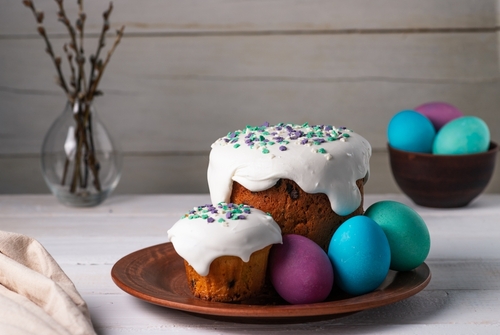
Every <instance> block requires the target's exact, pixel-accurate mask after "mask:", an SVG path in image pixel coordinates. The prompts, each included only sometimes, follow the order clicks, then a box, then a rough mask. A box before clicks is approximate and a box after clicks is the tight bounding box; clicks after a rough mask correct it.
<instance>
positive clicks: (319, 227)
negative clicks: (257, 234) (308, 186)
mask: <svg viewBox="0 0 500 335" xmlns="http://www.w3.org/2000/svg"><path fill="white" fill-rule="evenodd" d="M356 185H357V186H358V188H359V190H360V192H361V204H360V205H359V207H358V208H357V209H356V210H355V211H354V212H353V213H351V214H349V215H347V216H340V215H338V214H336V213H335V212H334V211H333V210H332V208H331V205H330V201H329V199H328V197H327V196H326V195H325V194H322V193H317V194H310V193H306V192H304V191H303V190H302V189H301V188H300V187H299V186H298V185H297V184H296V183H295V182H294V181H292V180H289V179H280V180H279V181H278V182H277V183H276V185H274V186H273V187H271V188H269V189H267V190H265V191H259V192H251V191H249V190H248V189H246V188H245V187H243V186H242V185H240V184H238V183H237V182H233V189H232V193H231V198H230V202H232V203H237V204H246V205H250V206H253V207H255V208H258V209H260V210H262V211H264V212H267V213H270V214H271V216H272V217H273V219H274V220H275V221H276V222H277V223H278V225H279V226H280V227H281V232H282V234H283V235H285V234H298V235H302V236H306V237H308V238H310V239H311V240H313V241H314V242H316V243H317V244H318V245H319V246H320V247H322V248H323V249H324V250H325V251H327V250H328V245H329V243H330V239H331V238H332V236H333V233H334V232H335V230H337V228H338V227H339V226H340V225H341V224H342V223H343V222H344V221H346V220H347V219H349V218H350V217H352V216H355V215H361V214H363V180H362V179H359V180H357V181H356Z"/></svg>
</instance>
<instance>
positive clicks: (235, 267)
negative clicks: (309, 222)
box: [168, 202, 282, 302]
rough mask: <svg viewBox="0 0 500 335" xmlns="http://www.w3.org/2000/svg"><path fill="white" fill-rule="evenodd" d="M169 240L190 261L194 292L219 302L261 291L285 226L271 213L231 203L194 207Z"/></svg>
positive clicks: (172, 230)
mask: <svg viewBox="0 0 500 335" xmlns="http://www.w3.org/2000/svg"><path fill="white" fill-rule="evenodd" d="M168 240H169V241H171V242H172V244H173V246H174V249H175V251H176V252H177V253H178V254H179V255H180V256H181V257H182V258H183V259H184V264H185V267H186V276H187V279H188V285H189V287H190V289H191V291H192V293H193V295H194V296H196V297H198V298H201V299H205V300H210V301H219V302H231V301H241V300H245V299H247V298H249V297H251V296H253V295H256V294H258V293H259V292H260V290H261V289H262V287H263V286H264V283H265V277H266V268H267V259H268V256H269V250H270V249H271V246H272V245H273V244H276V243H282V237H281V230H280V227H279V226H278V224H277V223H276V222H275V221H274V220H273V218H272V217H271V216H270V215H269V214H267V213H264V212H263V211H261V210H258V209H255V208H252V207H251V206H248V205H238V204H233V203H225V202H221V203H218V204H217V205H204V206H198V207H194V208H193V209H192V210H191V211H190V212H189V213H187V214H186V215H185V216H184V217H182V218H181V219H180V220H179V221H177V222H176V223H175V224H174V226H173V227H172V228H171V229H170V230H169V231H168Z"/></svg>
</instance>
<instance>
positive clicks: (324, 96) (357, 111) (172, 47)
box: [0, 0, 500, 193]
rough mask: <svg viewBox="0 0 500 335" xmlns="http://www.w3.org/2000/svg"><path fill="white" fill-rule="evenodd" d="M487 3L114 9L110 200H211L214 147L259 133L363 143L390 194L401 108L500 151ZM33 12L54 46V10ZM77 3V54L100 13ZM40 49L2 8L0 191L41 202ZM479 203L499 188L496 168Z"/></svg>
mask: <svg viewBox="0 0 500 335" xmlns="http://www.w3.org/2000/svg"><path fill="white" fill-rule="evenodd" d="M497 1H498V0H350V1H344V0H262V1H255V0H243V1H241V0H240V1H237V0H140V1H138V0H114V1H113V3H114V5H115V6H114V7H115V8H114V11H113V13H112V16H111V23H112V26H113V27H115V28H117V27H119V26H121V25H126V29H125V37H124V38H123V40H122V43H121V44H120V45H119V46H118V49H117V51H116V52H115V54H114V56H113V59H112V60H111V63H110V65H109V67H108V68H107V70H106V73H105V74H104V78H103V81H102V85H101V88H102V90H103V91H104V93H105V95H104V96H103V97H99V98H97V100H96V107H97V110H98V112H99V115H100V117H101V119H103V120H104V122H105V123H106V125H107V126H108V128H109V129H110V131H111V132H112V134H113V135H114V136H115V137H116V139H117V140H118V142H119V143H120V144H121V146H122V149H123V150H124V153H125V159H124V171H123V175H122V180H121V182H120V185H119V186H118V188H117V193H192V192H207V190H208V188H207V184H206V165H207V162H208V152H209V149H210V144H211V143H212V142H213V141H214V140H215V139H217V138H218V137H220V136H222V135H224V134H226V133H227V132H228V131H230V130H235V129H241V128H242V127H244V126H245V125H246V124H261V123H263V122H264V121H269V122H271V123H275V122H298V123H302V122H306V121H307V122H309V123H329V124H334V125H336V126H341V125H345V126H348V127H349V128H351V129H353V130H355V131H356V132H358V133H361V134H362V135H364V136H365V137H366V138H367V139H368V140H369V141H370V142H371V144H372V146H373V148H374V155H373V159H372V164H371V169H372V179H371V181H370V183H369V184H368V185H367V192H371V193H375V192H377V193H378V192H397V191H398V188H397V186H396V185H395V184H394V182H393V180H392V177H391V173H390V170H389V164H388V158H387V152H386V148H385V145H386V144H385V143H386V135H385V131H386V126H387V123H388V121H389V119H390V117H391V116H392V115H393V114H394V113H396V112H398V111H399V110H402V109H407V108H412V107H415V106H416V105H419V104H421V103H423V102H428V101H434V100H441V101H447V102H450V103H452V104H454V105H456V106H458V107H459V108H460V109H462V111H463V112H464V113H465V114H468V115H476V116H479V117H481V118H483V119H484V120H485V121H486V122H487V123H488V125H489V127H490V130H491V133H492V138H493V140H495V141H497V142H498V141H500V116H499V113H500V111H499V110H500V74H499V61H498V59H499V38H498V37H499V34H498V31H497V30H498V29H497V28H498V26H499V17H498V16H499V14H498V13H499V10H498V9H497V7H498V3H497ZM34 2H35V4H36V6H37V7H38V8H39V9H41V10H43V11H44V12H45V16H46V18H45V26H46V29H47V31H48V32H49V34H50V35H51V36H52V41H53V43H54V45H55V46H56V49H57V50H60V49H59V47H60V46H61V45H62V43H64V42H66V40H67V39H66V37H65V36H66V35H65V33H64V32H65V31H64V27H63V26H62V24H60V23H59V22H57V19H56V14H55V13H56V7H57V6H56V4H55V2H54V0H34ZM65 3H66V7H67V11H68V13H69V14H70V15H75V14H76V0H74V1H73V0H72V1H70V0H66V1H65ZM84 3H85V6H86V12H87V18H88V19H87V26H86V30H87V32H89V37H88V39H87V40H86V42H85V43H86V46H87V49H86V52H87V55H88V54H90V53H91V52H94V50H95V46H96V41H97V34H98V31H99V30H100V27H101V14H102V12H103V11H104V10H105V9H106V7H107V2H106V1H102V0H84ZM108 41H109V44H111V41H112V37H110V38H109V39H108ZM44 49H45V45H44V42H43V41H42V39H41V38H40V37H39V36H38V34H37V33H36V24H35V20H34V18H33V16H32V14H31V13H30V11H29V9H27V8H25V7H24V6H23V5H22V0H1V2H0V193H44V192H48V189H47V188H46V186H45V184H44V182H43V179H42V177H41V171H40V167H39V158H38V154H39V150H40V146H41V142H42V139H43V136H44V134H45V132H46V131H47V129H48V127H49V125H50V124H51V122H52V121H53V120H54V119H55V118H56V117H57V116H58V114H59V113H60V112H61V111H62V108H63V107H64V104H65V98H64V95H63V94H62V91H61V90H60V89H59V88H58V87H57V86H56V85H55V84H54V82H53V78H54V76H55V70H54V68H53V65H52V63H51V61H50V59H49V57H48V55H46V54H45V52H44ZM59 53H60V54H61V55H62V51H60V52H59ZM66 72H68V71H66ZM488 191H489V192H500V167H499V166H497V172H496V174H495V177H494V180H493V181H492V182H491V184H490V186H489V188H488Z"/></svg>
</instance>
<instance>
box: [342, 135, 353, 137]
mask: <svg viewBox="0 0 500 335" xmlns="http://www.w3.org/2000/svg"><path fill="white" fill-rule="evenodd" d="M342 136H344V137H351V135H349V134H342Z"/></svg>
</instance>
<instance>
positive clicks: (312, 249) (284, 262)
mask: <svg viewBox="0 0 500 335" xmlns="http://www.w3.org/2000/svg"><path fill="white" fill-rule="evenodd" d="M269 273H270V277H271V282H272V284H273V286H274V288H275V289H276V291H277V292H278V294H279V295H280V296H281V297H282V298H283V299H285V300H286V301H287V302H289V303H291V304H308V303H316V302H320V301H323V300H325V299H326V298H327V297H328V295H329V294H330V291H331V290H332V287H333V267H332V264H331V262H330V259H329V258H328V255H327V254H326V252H325V251H323V249H321V248H320V246H319V245H317V244H316V243H314V242H313V241H312V240H310V239H308V238H306V237H304V236H300V235H294V234H290V235H285V236H283V244H276V245H274V246H273V247H272V249H271V252H270V254H269Z"/></svg>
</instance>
